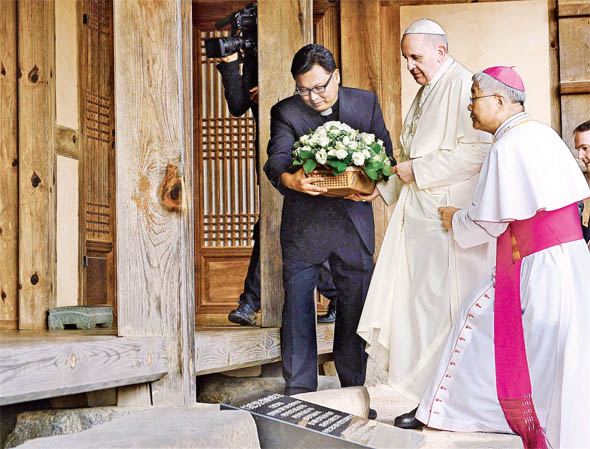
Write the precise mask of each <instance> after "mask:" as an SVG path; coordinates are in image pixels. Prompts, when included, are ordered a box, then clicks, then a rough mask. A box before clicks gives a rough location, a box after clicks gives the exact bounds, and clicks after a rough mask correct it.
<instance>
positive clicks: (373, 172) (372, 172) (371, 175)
mask: <svg viewBox="0 0 590 449" xmlns="http://www.w3.org/2000/svg"><path fill="white" fill-rule="evenodd" d="M365 173H366V174H367V176H368V177H369V178H371V179H372V180H373V181H377V180H378V179H379V175H378V174H377V170H375V169H372V168H367V169H365Z"/></svg>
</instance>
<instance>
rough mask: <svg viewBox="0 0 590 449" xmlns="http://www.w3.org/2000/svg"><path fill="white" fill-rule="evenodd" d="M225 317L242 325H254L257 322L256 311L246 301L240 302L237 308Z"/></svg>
mask: <svg viewBox="0 0 590 449" xmlns="http://www.w3.org/2000/svg"><path fill="white" fill-rule="evenodd" d="M227 319H228V320H230V321H231V322H232V323H236V324H241V325H242V326H255V325H256V323H257V317H256V311H255V310H254V309H253V308H252V307H251V306H250V305H249V304H246V303H242V304H240V305H239V306H238V308H237V309H234V310H232V311H231V312H230V313H229V315H228V316H227Z"/></svg>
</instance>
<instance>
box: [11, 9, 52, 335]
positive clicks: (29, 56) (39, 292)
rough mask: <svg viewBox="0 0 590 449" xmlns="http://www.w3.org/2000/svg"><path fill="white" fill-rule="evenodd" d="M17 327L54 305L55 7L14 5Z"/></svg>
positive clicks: (37, 324)
mask: <svg viewBox="0 0 590 449" xmlns="http://www.w3.org/2000/svg"><path fill="white" fill-rule="evenodd" d="M18 61H19V69H20V72H21V73H22V75H21V76H20V77H19V80H18V122H19V123H18V133H19V283H20V285H21V286H22V289H21V290H20V294H19V327H20V328H21V329H43V328H45V326H46V318H47V317H46V315H47V310H48V309H49V308H50V307H53V306H54V305H55V274H56V189H55V169H56V156H55V147H54V132H55V79H54V73H55V4H54V1H53V0H47V1H43V2H39V1H36V0H22V1H20V0H19V2H18Z"/></svg>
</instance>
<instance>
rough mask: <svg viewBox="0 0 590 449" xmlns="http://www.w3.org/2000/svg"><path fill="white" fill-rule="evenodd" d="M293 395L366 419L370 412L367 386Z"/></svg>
mask: <svg viewBox="0 0 590 449" xmlns="http://www.w3.org/2000/svg"><path fill="white" fill-rule="evenodd" d="M292 397H294V398H297V399H301V400H303V401H307V402H311V403H312V404H317V405H321V406H323V407H328V408H332V409H334V410H338V411H340V412H344V413H350V414H351V415H355V416H360V417H361V418H365V419H366V418H367V416H368V414H369V392H368V391H367V389H366V388H365V387H346V388H338V389H336V390H322V391H312V392H309V393H301V394H295V395H293V396H292Z"/></svg>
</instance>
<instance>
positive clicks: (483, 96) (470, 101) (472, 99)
mask: <svg viewBox="0 0 590 449" xmlns="http://www.w3.org/2000/svg"><path fill="white" fill-rule="evenodd" d="M496 95H498V94H491V95H480V96H479V97H469V104H473V102H474V101H475V100H477V99H478V98H485V97H495V96H496Z"/></svg>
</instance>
